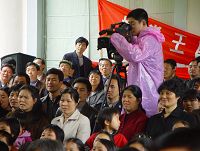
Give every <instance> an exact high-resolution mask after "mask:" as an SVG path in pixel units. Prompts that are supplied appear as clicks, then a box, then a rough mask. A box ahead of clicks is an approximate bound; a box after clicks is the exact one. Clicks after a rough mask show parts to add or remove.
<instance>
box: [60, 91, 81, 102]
mask: <svg viewBox="0 0 200 151" xmlns="http://www.w3.org/2000/svg"><path fill="white" fill-rule="evenodd" d="M66 93H68V94H70V97H71V98H72V99H74V101H75V102H76V103H78V101H79V94H78V92H77V90H76V89H74V88H66V89H64V90H63V91H62V92H61V96H62V95H63V94H66Z"/></svg>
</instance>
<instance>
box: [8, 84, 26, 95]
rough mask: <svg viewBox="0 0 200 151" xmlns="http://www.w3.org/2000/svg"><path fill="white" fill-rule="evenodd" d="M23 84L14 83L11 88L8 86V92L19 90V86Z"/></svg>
mask: <svg viewBox="0 0 200 151" xmlns="http://www.w3.org/2000/svg"><path fill="white" fill-rule="evenodd" d="M22 86H23V84H21V83H20V84H16V85H14V86H12V87H11V88H10V90H9V91H10V93H11V92H19V90H20V88H21V87H22Z"/></svg>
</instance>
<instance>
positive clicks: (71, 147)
mask: <svg viewBox="0 0 200 151" xmlns="http://www.w3.org/2000/svg"><path fill="white" fill-rule="evenodd" d="M64 146H65V149H66V151H85V146H84V144H83V142H82V141H81V140H80V139H78V138H69V139H67V140H66V141H65V142H64Z"/></svg>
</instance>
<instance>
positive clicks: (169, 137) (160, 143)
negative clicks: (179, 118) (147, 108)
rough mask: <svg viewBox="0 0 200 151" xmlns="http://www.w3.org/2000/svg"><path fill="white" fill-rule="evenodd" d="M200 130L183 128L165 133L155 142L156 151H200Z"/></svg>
mask: <svg viewBox="0 0 200 151" xmlns="http://www.w3.org/2000/svg"><path fill="white" fill-rule="evenodd" d="M199 134H200V128H191V129H190V128H182V129H176V130H174V131H171V132H168V133H165V134H164V135H162V136H160V137H159V138H157V139H156V140H155V141H154V143H155V144H154V147H155V151H160V150H164V149H168V148H173V147H175V148H187V149H189V150H191V151H199V150H200V143H199V142H200V137H199Z"/></svg>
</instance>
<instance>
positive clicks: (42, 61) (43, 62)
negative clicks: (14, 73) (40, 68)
mask: <svg viewBox="0 0 200 151" xmlns="http://www.w3.org/2000/svg"><path fill="white" fill-rule="evenodd" d="M37 59H38V60H41V63H42V64H43V65H45V64H46V63H45V60H44V59H43V58H39V57H36V58H35V59H34V60H33V61H35V60H37Z"/></svg>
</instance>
